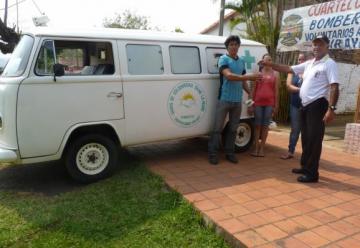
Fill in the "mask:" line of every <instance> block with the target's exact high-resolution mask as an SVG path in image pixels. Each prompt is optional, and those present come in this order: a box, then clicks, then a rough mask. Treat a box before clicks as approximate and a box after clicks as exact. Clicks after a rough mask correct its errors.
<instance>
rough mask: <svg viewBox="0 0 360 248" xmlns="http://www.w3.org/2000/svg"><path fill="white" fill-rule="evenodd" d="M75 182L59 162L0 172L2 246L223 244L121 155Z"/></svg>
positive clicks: (156, 178) (144, 171) (186, 207)
mask: <svg viewBox="0 0 360 248" xmlns="http://www.w3.org/2000/svg"><path fill="white" fill-rule="evenodd" d="M122 155H123V156H121V157H122V159H121V161H120V164H122V166H121V167H120V168H119V170H118V171H117V172H116V173H115V175H114V176H113V177H111V178H109V179H106V180H103V181H99V182H97V183H94V184H91V185H79V184H76V183H74V182H73V181H71V179H69V178H68V176H67V174H66V171H65V169H64V168H63V166H62V164H61V163H59V162H56V163H47V164H43V165H29V166H24V167H6V168H3V169H2V170H0V180H3V181H2V182H1V184H0V220H1V221H0V247H9V246H14V247H29V246H31V247H33V246H35V247H226V244H225V242H224V240H223V239H221V238H219V237H218V236H216V235H215V234H214V233H213V232H212V231H211V230H209V229H208V228H205V227H204V225H203V222H202V219H201V218H200V216H199V215H198V214H197V213H196V212H195V211H194V210H193V208H192V207H191V206H190V205H189V204H187V203H186V202H184V201H183V200H182V198H181V196H180V195H179V194H178V193H176V192H174V191H169V190H168V189H167V187H166V186H165V184H164V182H163V180H162V179H161V178H160V177H159V176H155V175H153V174H152V173H150V172H149V171H148V169H147V168H146V167H145V166H144V165H142V163H141V162H140V161H139V160H138V159H137V158H136V157H133V156H131V155H129V154H128V153H127V152H125V153H123V154H122Z"/></svg>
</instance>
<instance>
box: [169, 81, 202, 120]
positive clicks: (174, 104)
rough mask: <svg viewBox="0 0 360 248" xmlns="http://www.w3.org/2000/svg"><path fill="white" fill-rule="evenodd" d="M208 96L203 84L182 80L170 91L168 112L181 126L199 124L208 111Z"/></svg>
mask: <svg viewBox="0 0 360 248" xmlns="http://www.w3.org/2000/svg"><path fill="white" fill-rule="evenodd" d="M206 105H207V102H206V96H205V94H204V90H203V89H202V88H201V86H200V85H199V84H197V83H194V82H188V81H186V82H181V83H179V84H177V85H176V86H175V87H174V88H173V89H172V91H171V92H170V95H169V99H168V112H169V115H170V117H171V119H172V120H173V121H174V122H175V123H176V124H177V125H179V126H181V127H192V126H194V125H195V124H197V123H198V122H199V121H200V119H201V117H202V116H203V114H204V113H205V111H206Z"/></svg>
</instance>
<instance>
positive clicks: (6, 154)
mask: <svg viewBox="0 0 360 248" xmlns="http://www.w3.org/2000/svg"><path fill="white" fill-rule="evenodd" d="M16 160H18V156H17V154H16V151H14V150H9V149H4V148H0V163H11V162H15V161H16Z"/></svg>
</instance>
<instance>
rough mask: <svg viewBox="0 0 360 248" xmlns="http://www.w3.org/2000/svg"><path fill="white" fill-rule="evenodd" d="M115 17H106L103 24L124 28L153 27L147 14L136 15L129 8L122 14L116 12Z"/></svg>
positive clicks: (143, 28) (107, 26)
mask: <svg viewBox="0 0 360 248" xmlns="http://www.w3.org/2000/svg"><path fill="white" fill-rule="evenodd" d="M115 15H116V16H115V17H114V18H110V19H108V18H105V19H104V22H103V25H104V27H106V28H123V29H142V30H148V29H151V28H150V26H149V20H148V18H147V17H146V16H139V15H136V14H134V13H132V12H130V11H129V10H125V11H124V12H123V13H122V14H118V13H116V14H115Z"/></svg>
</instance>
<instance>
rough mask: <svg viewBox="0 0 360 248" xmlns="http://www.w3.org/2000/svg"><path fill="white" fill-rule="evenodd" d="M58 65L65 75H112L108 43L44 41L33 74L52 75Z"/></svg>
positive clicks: (110, 50) (112, 63)
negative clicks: (55, 65) (58, 64)
mask: <svg viewBox="0 0 360 248" xmlns="http://www.w3.org/2000/svg"><path fill="white" fill-rule="evenodd" d="M55 63H60V64H62V65H64V67H65V76H67V75H71V76H74V75H82V76H86V75H110V74H114V72H115V67H114V56H113V49H112V45H111V43H110V42H90V41H69V40H55V41H53V40H45V41H44V42H43V44H42V46H41V49H40V52H39V55H38V58H37V61H36V66H35V73H36V74H37V75H52V74H53V65H54V64H55Z"/></svg>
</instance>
